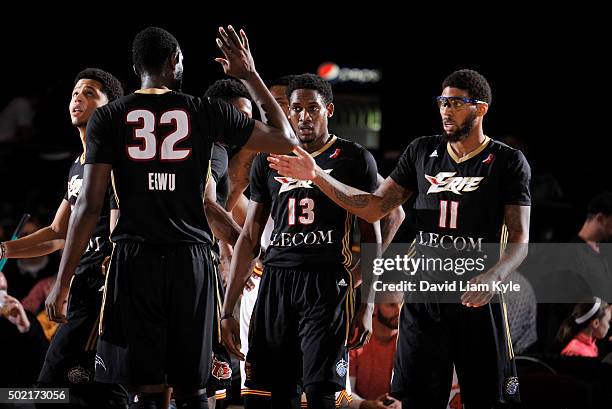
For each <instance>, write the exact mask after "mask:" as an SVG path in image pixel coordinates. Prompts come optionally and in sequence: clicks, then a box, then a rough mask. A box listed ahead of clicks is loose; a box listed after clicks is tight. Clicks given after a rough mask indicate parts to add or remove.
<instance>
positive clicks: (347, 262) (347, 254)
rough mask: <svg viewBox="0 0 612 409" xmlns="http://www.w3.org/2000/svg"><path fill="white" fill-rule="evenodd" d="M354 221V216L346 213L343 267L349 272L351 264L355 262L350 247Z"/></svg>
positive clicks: (343, 238)
mask: <svg viewBox="0 0 612 409" xmlns="http://www.w3.org/2000/svg"><path fill="white" fill-rule="evenodd" d="M353 220H354V218H353V215H352V214H351V213H349V212H346V219H345V220H344V236H343V237H342V255H343V256H344V260H343V261H342V265H343V266H344V268H346V269H347V270H348V269H349V268H350V267H351V263H352V262H353V254H352V253H351V247H350V245H349V242H350V238H351V227H352V226H353Z"/></svg>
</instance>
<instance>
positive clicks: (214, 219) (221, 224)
mask: <svg viewBox="0 0 612 409" xmlns="http://www.w3.org/2000/svg"><path fill="white" fill-rule="evenodd" d="M216 191H217V183H216V182H215V181H214V179H213V178H210V180H209V181H208V184H207V185H206V189H205V191H204V212H205V213H206V218H207V219H208V223H209V225H210V228H211V230H212V232H213V234H214V235H215V237H217V238H218V239H219V240H221V241H223V242H225V243H228V244H230V245H232V246H233V245H235V244H236V241H237V240H238V236H240V232H241V230H242V229H241V228H240V226H239V225H238V224H237V223H236V222H235V221H234V219H232V216H231V215H230V214H229V213H228V212H227V211H225V209H224V208H223V207H222V206H221V205H220V204H219V203H217V193H216Z"/></svg>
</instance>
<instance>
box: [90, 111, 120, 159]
mask: <svg viewBox="0 0 612 409" xmlns="http://www.w3.org/2000/svg"><path fill="white" fill-rule="evenodd" d="M103 108H105V107H102V108H98V109H96V111H95V112H94V114H93V115H92V116H91V118H90V119H89V121H88V123H87V138H86V143H85V146H86V148H87V149H86V151H85V152H86V153H85V163H90V164H92V163H107V164H111V165H112V164H113V149H112V132H111V123H110V117H109V115H108V114H107V111H106V110H104V109H103Z"/></svg>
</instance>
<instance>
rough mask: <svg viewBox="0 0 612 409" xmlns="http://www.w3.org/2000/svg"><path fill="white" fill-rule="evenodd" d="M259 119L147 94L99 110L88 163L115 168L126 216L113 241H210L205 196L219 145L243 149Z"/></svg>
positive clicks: (215, 105)
mask: <svg viewBox="0 0 612 409" xmlns="http://www.w3.org/2000/svg"><path fill="white" fill-rule="evenodd" d="M253 127H254V121H253V120H251V119H249V118H247V117H246V116H245V115H244V114H242V113H241V112H239V111H238V110H236V109H235V108H234V107H233V106H232V105H230V104H228V103H226V102H223V101H219V100H209V99H201V98H197V97H192V96H190V95H186V94H182V93H178V92H174V91H168V92H164V90H144V91H141V92H137V93H134V94H131V95H128V96H125V97H123V98H120V99H118V100H117V101H114V102H112V103H110V104H107V105H105V106H103V107H101V108H98V109H97V110H96V112H95V113H94V115H93V117H92V118H91V119H90V121H89V124H88V126H87V159H86V163H107V164H111V165H112V167H113V184H114V189H115V193H116V196H117V201H118V203H119V207H120V208H121V216H120V218H119V222H118V223H117V227H116V228H115V230H114V231H113V235H112V239H113V241H117V240H136V241H146V242H148V243H153V244H166V243H210V242H211V238H212V235H211V232H210V228H209V226H208V223H207V221H206V217H205V214H204V207H203V203H202V193H203V191H204V187H205V185H206V179H207V177H208V175H209V173H210V171H209V166H210V157H211V151H212V147H213V143H214V142H222V143H225V144H228V145H236V146H242V145H244V144H245V143H246V141H247V140H248V138H249V137H250V135H251V132H252V130H253Z"/></svg>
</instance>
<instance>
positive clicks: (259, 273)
mask: <svg viewBox="0 0 612 409" xmlns="http://www.w3.org/2000/svg"><path fill="white" fill-rule="evenodd" d="M253 274H255V275H256V276H258V277H261V276H262V275H263V268H261V267H259V266H258V265H257V264H255V267H253Z"/></svg>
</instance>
